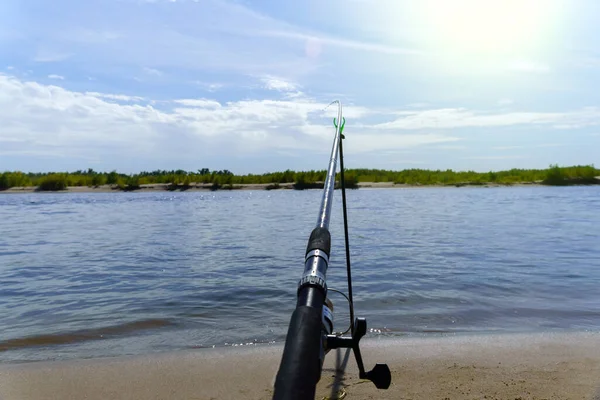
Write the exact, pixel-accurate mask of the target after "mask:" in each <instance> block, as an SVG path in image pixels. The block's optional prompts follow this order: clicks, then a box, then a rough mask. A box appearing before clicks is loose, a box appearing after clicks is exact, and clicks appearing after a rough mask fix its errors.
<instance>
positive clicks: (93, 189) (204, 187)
mask: <svg viewBox="0 0 600 400" xmlns="http://www.w3.org/2000/svg"><path fill="white" fill-rule="evenodd" d="M357 186H358V188H359V189H369V188H372V189H416V188H421V189H425V188H457V187H474V188H492V187H531V186H544V185H543V184H542V183H541V182H530V183H515V184H511V185H504V184H494V183H488V184H469V183H464V184H452V185H407V184H395V183H393V182H360V183H358V185H357ZM315 189H321V188H306V189H302V190H315ZM215 190H217V191H228V190H255V191H256V190H294V184H293V183H280V184H273V183H249V184H233V185H224V186H221V187H219V188H218V189H215V188H214V187H213V186H212V185H211V184H191V185H189V186H188V187H183V186H181V185H180V186H178V187H172V186H171V185H170V184H167V183H155V184H148V185H140V188H139V189H135V190H126V189H125V190H124V189H121V188H119V187H118V186H116V185H101V186H69V187H68V188H67V189H66V190H59V191H40V190H38V188H37V187H35V186H25V187H13V188H10V189H6V190H3V191H0V194H2V193H7V194H9V193H10V194H14V193H113V192H136V193H140V192H143V193H145V192H210V191H215Z"/></svg>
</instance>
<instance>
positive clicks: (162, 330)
mask: <svg viewBox="0 0 600 400" xmlns="http://www.w3.org/2000/svg"><path fill="white" fill-rule="evenodd" d="M320 198H321V192H320V191H318V190H311V191H289V190H287V191H253V192H250V191H233V192H227V191H223V192H214V193H212V192H210V193H208V192H207V193H198V192H194V193H162V192H157V193H89V194H68V193H60V194H38V193H35V194H11V195H1V194H0V360H1V361H27V360H44V359H65V358H84V357H101V356H114V355H124V354H140V353H151V352H156V351H168V350H176V349H185V348H198V347H212V346H229V345H240V344H249V343H265V342H267V343H268V342H281V341H282V340H283V339H284V338H285V333H286V329H287V324H288V322H289V317H290V315H291V312H292V311H293V307H294V305H295V289H296V284H297V281H298V279H299V278H300V275H301V273H302V268H303V265H302V264H303V255H304V249H305V246H306V242H307V239H308V236H309V234H310V231H311V230H312V228H313V227H314V225H315V223H316V220H317V213H318V208H319V201H320ZM335 202H336V203H335V205H334V207H335V208H334V215H333V217H332V226H331V231H332V237H333V250H332V253H333V255H332V264H331V267H330V270H329V274H328V284H329V286H330V287H333V288H338V289H345V261H344V253H343V249H344V248H343V229H342V214H341V200H340V193H339V192H337V191H336V194H335ZM348 202H349V211H348V214H349V219H350V235H351V256H352V261H353V275H354V284H355V287H354V293H355V308H356V312H357V314H358V316H366V317H368V322H369V327H370V328H371V332H370V334H369V335H370V336H371V337H373V336H375V337H377V336H401V335H440V334H443V335H453V334H467V333H489V332H535V331H581V330H598V329H599V328H600V309H599V308H598V304H600V290H599V289H598V288H599V287H600V268H599V267H600V241H599V239H600V188H598V187H569V188H552V187H518V188H460V189H459V188H425V189H360V190H356V191H350V192H348ZM331 298H332V300H333V302H334V304H335V306H336V314H335V318H336V330H345V328H346V325H347V320H346V319H347V312H346V311H345V307H346V305H345V304H344V301H345V300H344V299H343V297H342V296H340V295H337V294H335V293H332V294H331Z"/></svg>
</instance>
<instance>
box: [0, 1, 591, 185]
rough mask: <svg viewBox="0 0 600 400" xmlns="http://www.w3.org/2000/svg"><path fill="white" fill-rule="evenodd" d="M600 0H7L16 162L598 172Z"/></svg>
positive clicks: (1, 87)
mask: <svg viewBox="0 0 600 400" xmlns="http://www.w3.org/2000/svg"><path fill="white" fill-rule="evenodd" d="M599 36H600V3H598V2H596V1H591V0H589V1H588V0H571V1H562V0H561V1H559V0H519V1H517V0H504V1H502V2H500V1H489V0H420V1H412V0H410V1H404V0H343V1H342V0H330V1H322V0H319V1H317V0H305V1H301V2H299V1H287V0H285V1H284V0H281V1H270V0H269V1H267V0H260V1H259V0H256V1H253V0H237V1H236V0H88V1H72V0H56V1H52V2H49V1H45V0H44V1H42V0H5V1H3V2H2V3H0V124H1V125H0V170H23V171H50V170H76V169H84V168H88V167H91V168H94V169H96V170H107V171H108V170H113V169H117V170H119V171H123V172H137V171H140V170H150V169H179V168H182V169H186V170H196V169H199V168H205V167H206V168H211V169H225V168H226V169H229V170H232V171H234V172H236V173H250V172H251V173H261V172H267V171H273V170H283V169H287V168H291V169H324V168H325V167H326V165H327V161H328V153H329V150H330V142H331V140H332V136H333V128H332V124H331V117H332V116H333V115H334V114H335V110H334V109H333V108H330V109H327V110H324V109H325V107H326V106H327V104H328V103H330V102H331V101H332V100H335V99H340V100H341V101H342V102H343V104H344V113H345V115H346V119H347V125H346V132H345V133H346V136H347V140H346V142H345V143H346V151H345V153H346V157H347V160H346V165H347V166H348V167H349V168H353V167H366V168H386V169H403V168H431V169H438V168H439V169H446V168H452V169H458V170H465V169H473V170H478V171H486V170H490V169H494V170H497V169H507V168H513V167H516V168H545V167H547V166H548V165H549V164H550V163H559V164H562V165H572V164H592V163H595V164H596V165H599V164H600V162H599V158H600V150H598V149H600V126H599V125H600V91H599V90H598V89H597V85H598V82H600V44H599V42H598V40H597V39H598V37H599Z"/></svg>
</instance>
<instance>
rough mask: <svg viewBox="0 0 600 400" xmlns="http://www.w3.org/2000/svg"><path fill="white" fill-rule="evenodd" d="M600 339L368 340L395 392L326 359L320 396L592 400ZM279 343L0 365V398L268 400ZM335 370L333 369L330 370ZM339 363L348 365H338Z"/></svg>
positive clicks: (370, 354)
mask: <svg viewBox="0 0 600 400" xmlns="http://www.w3.org/2000/svg"><path fill="white" fill-rule="evenodd" d="M599 345H600V334H597V333H581V334H533V335H521V334H515V335H489V336H463V337H444V338H439V337H437V338H404V339H401V338H400V339H381V340H376V339H375V340H373V339H371V340H365V341H364V343H363V358H364V360H365V363H366V365H367V367H368V368H371V367H372V366H373V365H374V364H375V363H376V362H380V363H381V362H386V363H388V364H389V366H390V368H391V370H392V386H391V387H390V388H389V389H388V390H378V389H376V388H375V387H374V386H373V385H372V384H371V383H370V382H368V381H363V380H360V379H358V375H357V369H356V363H355V361H354V358H353V357H352V356H350V357H349V359H348V360H347V361H346V362H345V363H344V359H345V355H346V352H345V351H340V352H339V353H336V352H331V353H329V354H328V356H327V360H326V363H325V367H324V370H323V374H322V378H321V381H320V383H319V385H318V390H317V398H318V399H323V398H326V399H333V398H337V397H338V395H339V397H340V398H346V399H357V400H358V399H441V400H445V399H452V400H456V399H509V400H517V399H520V400H525V399H539V400H541V399H598V398H600V397H596V396H597V394H598V393H600V392H599V389H600V346H599ZM281 350H282V347H281V345H259V346H252V347H233V348H221V349H199V350H190V351H187V352H177V353H169V354H160V355H148V356H138V357H129V358H127V357H123V358H113V359H97V360H77V361H58V362H40V363H27V364H17V365H4V366H2V367H0V398H1V399H3V400H17V399H19V400H33V399H57V400H58V399H60V400H67V399H88V400H96V399H140V400H141V399H148V400H149V399H270V398H271V396H272V393H273V392H272V385H273V381H274V377H275V374H276V371H277V368H278V365H279V361H280V356H281ZM336 365H337V366H339V368H336ZM344 366H345V367H344Z"/></svg>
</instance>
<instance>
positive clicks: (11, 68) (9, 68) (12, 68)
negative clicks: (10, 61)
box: [6, 65, 15, 71]
mask: <svg viewBox="0 0 600 400" xmlns="http://www.w3.org/2000/svg"><path fill="white" fill-rule="evenodd" d="M6 69H7V70H8V71H12V70H14V69H15V67H13V66H12V65H9V66H8V67H6Z"/></svg>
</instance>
